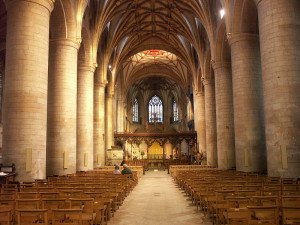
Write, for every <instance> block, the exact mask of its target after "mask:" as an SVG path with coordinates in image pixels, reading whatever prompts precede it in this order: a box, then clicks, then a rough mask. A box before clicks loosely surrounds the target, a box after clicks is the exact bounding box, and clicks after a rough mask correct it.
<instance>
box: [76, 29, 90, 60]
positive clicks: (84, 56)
mask: <svg viewBox="0 0 300 225" xmlns="http://www.w3.org/2000/svg"><path fill="white" fill-rule="evenodd" d="M81 33H82V42H81V45H80V48H79V52H78V64H81V65H92V64H93V47H92V40H91V36H90V33H89V31H88V29H87V28H85V27H83V28H82V32H81Z"/></svg>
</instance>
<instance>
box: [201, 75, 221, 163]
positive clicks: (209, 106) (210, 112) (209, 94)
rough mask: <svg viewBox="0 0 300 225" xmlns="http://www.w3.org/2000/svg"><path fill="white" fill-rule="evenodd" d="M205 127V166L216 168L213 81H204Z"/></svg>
mask: <svg viewBox="0 0 300 225" xmlns="http://www.w3.org/2000/svg"><path fill="white" fill-rule="evenodd" d="M203 84H204V96H205V124H206V125H205V127H206V152H207V164H208V165H211V166H215V167H217V165H218V164H217V163H218V162H217V125H216V98H215V80H214V79H205V80H204V82H203Z"/></svg>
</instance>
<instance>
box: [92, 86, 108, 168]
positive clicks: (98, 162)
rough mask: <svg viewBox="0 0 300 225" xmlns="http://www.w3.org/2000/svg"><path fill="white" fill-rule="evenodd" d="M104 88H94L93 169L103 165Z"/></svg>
mask: <svg viewBox="0 0 300 225" xmlns="http://www.w3.org/2000/svg"><path fill="white" fill-rule="evenodd" d="M105 86H106V82H104V83H95V86H94V87H95V89H94V167H97V166H104V165H105V149H106V148H105Z"/></svg>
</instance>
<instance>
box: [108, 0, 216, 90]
mask: <svg viewBox="0 0 300 225" xmlns="http://www.w3.org/2000/svg"><path fill="white" fill-rule="evenodd" d="M208 2H210V3H208ZM214 2H215V0H210V1H207V0H202V1H198V0H195V1H190V0H189V1H186V0H176V1H175V0H125V1H124V0H123V1H117V2H115V4H113V5H111V7H109V6H107V7H108V8H110V9H111V10H110V17H109V18H111V20H110V21H109V22H108V23H107V25H106V27H105V32H106V33H105V32H104V33H105V38H106V40H107V39H109V40H111V42H110V43H111V45H110V49H112V52H111V56H112V57H111V59H110V63H111V64H112V65H113V66H114V67H115V71H116V76H122V75H123V76H124V77H122V78H123V79H122V78H121V80H123V82H125V86H126V82H128V81H130V80H131V79H130V78H129V77H131V76H132V77H136V76H137V75H136V74H139V71H140V70H142V69H144V68H145V67H146V66H147V67H148V70H149V69H151V68H155V67H156V66H157V65H158V64H159V66H162V67H168V70H171V71H173V72H172V73H173V75H174V76H179V77H180V78H176V80H178V81H180V82H183V83H181V84H180V85H181V86H184V87H187V86H188V84H189V83H191V81H192V75H193V74H195V73H197V71H198V70H199V68H200V65H199V57H200V56H198V53H197V52H199V50H200V49H201V48H203V49H204V48H205V45H207V34H206V29H205V27H204V26H203V25H202V22H201V21H200V19H199V17H198V18H197V19H196V13H194V10H198V9H199V8H201V7H204V8H206V7H211V6H212V5H214V4H213V3H214ZM110 3H111V2H110V1H107V4H110ZM197 7H198V8H197ZM200 16H201V15H200ZM202 16H203V15H202ZM103 36H104V35H103ZM146 50H147V51H148V53H149V52H151V51H154V50H160V51H159V52H160V53H162V52H164V53H165V54H161V55H157V56H156V57H153V55H151V54H148V53H146ZM147 58H148V59H147ZM153 59H154V60H153ZM160 75H162V76H163V75H164V74H160ZM136 78H137V77H136ZM136 78H135V79H136ZM187 78H189V79H187Z"/></svg>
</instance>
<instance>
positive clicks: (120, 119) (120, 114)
mask: <svg viewBox="0 0 300 225" xmlns="http://www.w3.org/2000/svg"><path fill="white" fill-rule="evenodd" d="M117 108H118V109H117V112H116V113H117V116H116V117H117V118H116V122H117V132H124V102H123V99H122V98H118V100H117ZM139 116H140V112H139Z"/></svg>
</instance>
